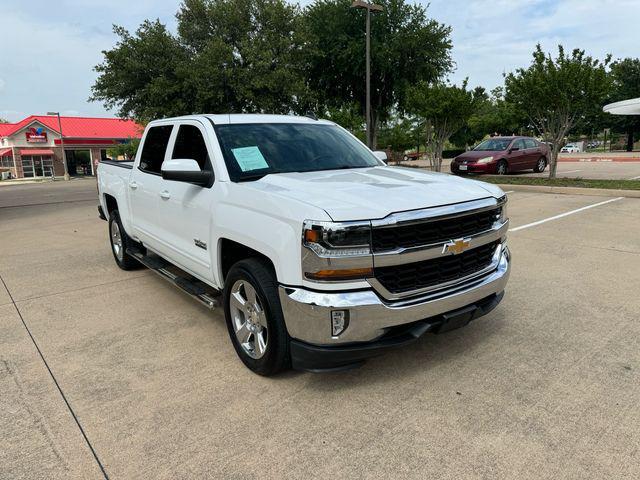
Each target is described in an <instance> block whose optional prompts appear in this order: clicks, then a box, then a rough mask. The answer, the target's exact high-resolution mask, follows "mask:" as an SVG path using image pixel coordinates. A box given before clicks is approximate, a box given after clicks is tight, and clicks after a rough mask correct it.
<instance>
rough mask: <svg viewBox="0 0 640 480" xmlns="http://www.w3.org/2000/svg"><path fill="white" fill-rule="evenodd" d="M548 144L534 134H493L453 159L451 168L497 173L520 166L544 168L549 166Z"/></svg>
mask: <svg viewBox="0 0 640 480" xmlns="http://www.w3.org/2000/svg"><path fill="white" fill-rule="evenodd" d="M548 158H549V147H548V146H547V145H545V144H544V143H541V142H539V141H538V140H536V139H535V138H531V137H494V138H489V139H488V140H485V141H483V142H482V143H480V144H479V145H477V146H476V147H475V148H474V149H473V150H469V151H468V152H464V153H463V154H462V155H458V156H457V157H456V158H454V159H453V161H452V162H451V172H452V173H455V174H461V173H496V174H498V175H506V174H507V173H510V172H515V171H518V170H533V171H534V172H543V171H544V169H545V168H547V163H548Z"/></svg>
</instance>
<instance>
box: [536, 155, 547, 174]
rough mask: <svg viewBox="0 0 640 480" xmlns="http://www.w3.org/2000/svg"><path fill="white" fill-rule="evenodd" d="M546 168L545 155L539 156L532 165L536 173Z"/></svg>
mask: <svg viewBox="0 0 640 480" xmlns="http://www.w3.org/2000/svg"><path fill="white" fill-rule="evenodd" d="M545 168H547V159H546V158H545V157H540V158H539V159H538V161H537V162H536V166H535V167H533V171H534V172H536V173H541V172H544V169H545Z"/></svg>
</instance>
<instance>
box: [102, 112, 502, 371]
mask: <svg viewBox="0 0 640 480" xmlns="http://www.w3.org/2000/svg"><path fill="white" fill-rule="evenodd" d="M385 159H386V156H385V154H384V152H372V151H371V150H369V149H368V148H367V147H366V146H365V145H363V144H362V143H361V142H360V141H359V140H358V139H357V138H356V137H354V136H353V135H351V134H350V133H349V132H348V131H346V130H345V129H343V128H341V127H340V126H338V125H336V124H334V123H332V122H330V121H326V120H316V119H313V118H307V117H295V116H277V115H193V116H185V117H179V118H169V119H164V120H157V121H153V122H151V123H149V125H148V126H147V127H146V129H145V132H144V134H143V137H142V140H141V144H140V147H139V148H138V152H137V154H136V157H135V160H134V161H133V162H114V161H103V162H101V163H100V165H99V167H98V191H99V198H100V206H99V212H100V215H101V216H102V217H103V218H104V219H105V220H108V222H109V240H110V245H111V250H112V253H113V256H114V259H115V261H116V263H117V265H118V266H119V267H120V268H122V269H125V270H128V269H132V268H137V267H139V266H140V265H144V266H146V267H148V268H150V269H152V270H153V271H155V272H156V273H158V274H159V275H161V276H162V277H163V278H165V279H167V280H169V281H170V282H172V283H173V284H174V285H175V286H177V287H179V288H181V289H182V290H183V291H184V292H186V293H187V294H189V295H191V296H192V297H194V298H195V299H197V300H199V301H201V302H202V303H204V304H205V305H207V306H208V307H210V308H215V307H218V306H220V307H221V308H222V309H223V310H224V315H225V319H226V323H227V328H228V331H229V335H230V338H231V341H232V343H233V345H234V348H235V350H236V352H237V353H238V356H239V357H240V359H241V360H242V362H244V364H245V365H246V366H247V367H248V368H250V369H251V370H253V371H254V372H256V373H259V374H262V375H272V374H275V373H276V372H278V371H281V370H283V369H286V368H289V367H293V368H297V369H303V370H311V371H316V370H332V369H344V368H349V367H352V366H355V365H359V364H361V363H362V362H363V361H364V360H365V359H366V358H368V357H371V356H373V355H378V354H380V353H382V352H383V351H385V350H386V349H388V348H391V347H398V346H401V345H404V344H407V343H409V342H412V341H414V340H416V339H417V338H419V337H420V336H422V335H423V334H425V333H426V332H434V333H441V332H445V331H448V330H452V329H454V328H458V327H461V326H464V325H466V324H467V323H469V322H470V321H471V320H473V319H476V318H478V317H480V316H482V315H484V314H486V313H488V312H489V311H490V310H492V309H493V308H494V307H495V306H496V305H497V304H498V303H499V302H500V300H501V299H502V297H503V294H504V289H505V285H506V283H507V279H508V277H509V269H510V253H509V249H508V248H507V243H506V233H507V229H508V223H509V221H508V218H507V211H506V203H507V199H506V196H505V194H504V192H503V191H502V190H501V189H500V188H498V187H497V186H494V185H490V184H486V183H482V182H478V181H475V180H470V179H464V178H459V177H455V176H451V175H446V174H440V173H431V172H426V171H420V170H417V169H409V168H398V167H389V166H387V165H386V164H385V161H384V160H385Z"/></svg>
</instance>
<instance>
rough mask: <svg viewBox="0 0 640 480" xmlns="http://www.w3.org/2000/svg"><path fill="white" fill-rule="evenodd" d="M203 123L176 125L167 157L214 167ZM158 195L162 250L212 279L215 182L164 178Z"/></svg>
mask: <svg viewBox="0 0 640 480" xmlns="http://www.w3.org/2000/svg"><path fill="white" fill-rule="evenodd" d="M205 138H206V132H205V130H204V126H203V125H202V124H201V123H200V122H199V121H198V120H185V121H181V122H180V124H179V125H176V127H175V131H174V132H173V135H172V138H171V141H170V143H169V154H168V155H167V159H191V160H195V161H196V162H198V165H199V166H200V169H202V170H212V165H211V151H210V149H209V147H208V145H207V142H206V140H205ZM161 182H162V188H161V189H160V192H159V196H158V208H157V210H158V215H159V217H160V222H159V228H160V236H161V238H162V246H161V250H160V251H159V252H158V253H161V254H164V255H165V256H167V257H168V258H170V259H171V260H172V261H173V262H174V263H176V264H178V266H180V267H181V268H183V269H185V270H187V271H188V272H190V273H192V274H193V275H195V276H196V277H199V278H201V279H205V280H207V279H208V280H210V279H211V278H212V272H211V253H210V252H211V249H212V248H214V247H215V245H209V240H210V237H211V231H210V228H211V202H212V198H213V194H212V192H211V188H212V185H210V186H208V187H202V186H199V185H193V184H190V183H185V182H176V181H172V180H163V179H161Z"/></svg>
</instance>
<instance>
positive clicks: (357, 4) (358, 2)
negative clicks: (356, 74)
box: [351, 0, 383, 149]
mask: <svg viewBox="0 0 640 480" xmlns="http://www.w3.org/2000/svg"><path fill="white" fill-rule="evenodd" d="M351 8H364V9H366V10H367V20H366V53H365V55H366V64H367V66H366V85H367V86H366V89H367V95H366V97H367V98H366V106H365V115H366V120H367V147H369V148H371V149H372V148H373V135H372V133H373V132H372V130H371V126H372V118H371V12H372V11H373V12H381V11H382V10H383V8H382V5H376V4H375V3H369V2H364V1H362V0H355V1H354V2H353V3H352V4H351Z"/></svg>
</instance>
